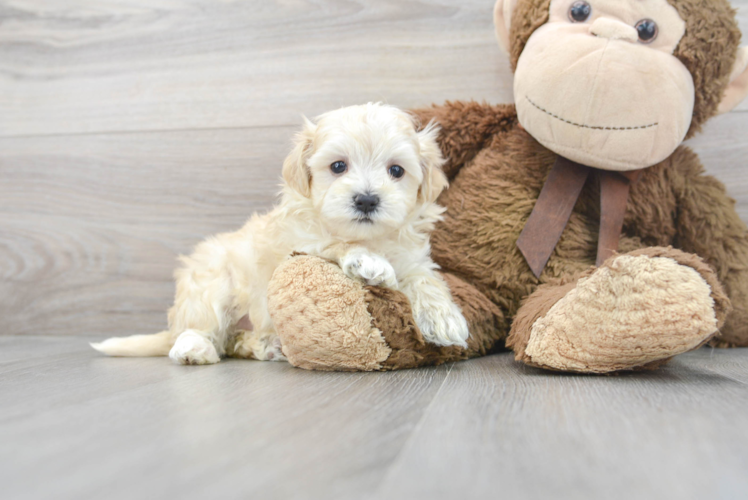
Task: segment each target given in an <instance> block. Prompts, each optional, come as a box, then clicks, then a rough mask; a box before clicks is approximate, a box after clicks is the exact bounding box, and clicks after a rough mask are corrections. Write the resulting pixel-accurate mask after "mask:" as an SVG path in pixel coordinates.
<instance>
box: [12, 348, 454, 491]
mask: <svg viewBox="0 0 748 500" xmlns="http://www.w3.org/2000/svg"><path fill="white" fill-rule="evenodd" d="M8 339H9V338H8V337H6V338H2V339H0V349H1V348H2V346H3V345H4V344H6V343H7V342H8ZM14 342H17V341H14ZM44 343H45V339H42V338H27V340H26V347H27V350H28V351H30V352H31V351H34V350H35V349H36V347H35V346H36V344H44ZM68 344H69V345H77V346H78V350H77V352H70V353H68V354H66V355H59V354H58V355H54V356H52V355H50V356H47V357H41V358H36V359H32V360H28V361H26V362H18V361H16V362H12V363H0V441H2V442H3V446H2V447H0V463H2V464H4V466H3V467H2V468H0V481H2V484H3V496H4V497H5V498H13V499H16V500H21V499H36V500H39V499H47V498H49V499H52V498H54V499H56V500H58V499H76V500H78V499H82V498H111V499H120V498H122V499H131V498H185V499H187V498H206V497H209V498H225V499H233V498H236V499H240V498H254V497H261V498H288V499H293V498H315V497H316V498H341V499H343V498H346V499H348V498H356V497H359V496H360V494H361V492H365V491H373V490H374V489H375V487H376V486H377V485H378V484H379V483H380V482H381V479H382V477H383V476H384V475H385V473H386V470H387V467H388V465H389V464H390V463H392V461H393V460H394V458H395V457H396V456H397V454H398V453H399V452H400V450H401V449H402V447H403V446H404V445H405V444H406V443H407V438H408V436H409V435H410V433H411V432H412V431H413V429H414V427H415V426H416V425H417V423H418V422H419V421H420V419H421V416H422V415H423V413H424V411H425V410H426V409H427V408H428V405H429V402H430V401H431V400H432V399H433V397H434V394H435V393H436V392H437V391H438V390H439V388H440V387H441V382H442V381H443V380H444V378H445V377H446V374H447V372H448V370H449V368H448V367H441V368H433V369H429V370H417V371H409V372H399V373H389V374H377V373H375V374H370V373H368V374H367V373H358V374H322V373H314V372H305V371H303V370H298V369H295V368H292V367H291V366H290V365H288V364H286V363H261V362H250V361H241V360H229V361H227V362H225V363H221V364H220V365H216V366H213V367H209V368H208V369H207V370H206V369H202V368H197V369H194V367H181V366H176V365H173V364H171V362H170V361H169V360H168V359H165V358H151V359H112V358H104V357H100V356H98V355H97V354H95V353H93V352H92V351H91V350H90V349H87V345H86V341H85V339H84V338H70V339H69V341H68ZM185 368H187V369H185ZM189 368H193V369H189ZM39 473H43V475H44V480H42V481H40V480H36V479H35V478H36V476H37V475H38V474H39Z"/></svg>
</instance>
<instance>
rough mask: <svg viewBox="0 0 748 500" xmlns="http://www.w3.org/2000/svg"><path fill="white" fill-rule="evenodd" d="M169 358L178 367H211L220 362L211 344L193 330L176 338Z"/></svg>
mask: <svg viewBox="0 0 748 500" xmlns="http://www.w3.org/2000/svg"><path fill="white" fill-rule="evenodd" d="M169 357H170V358H171V359H172V360H173V361H174V362H175V363H178V364H180V365H212V364H215V363H218V362H219V361H221V358H220V357H219V356H218V352H217V351H216V347H215V346H214V345H213V342H211V341H210V340H208V339H206V338H205V337H203V336H202V335H200V334H199V333H197V332H195V331H193V330H187V331H185V332H184V333H182V334H181V335H180V336H179V337H177V341H176V342H175V343H174V347H172V348H171V351H169Z"/></svg>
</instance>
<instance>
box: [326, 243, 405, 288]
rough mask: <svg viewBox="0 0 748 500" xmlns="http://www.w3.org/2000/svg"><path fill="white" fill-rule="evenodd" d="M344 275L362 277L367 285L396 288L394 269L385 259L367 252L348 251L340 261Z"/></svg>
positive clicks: (355, 277) (354, 277)
mask: <svg viewBox="0 0 748 500" xmlns="http://www.w3.org/2000/svg"><path fill="white" fill-rule="evenodd" d="M340 267H341V268H342V269H343V272H344V273H345V275H346V276H348V277H349V278H353V279H357V278H358V279H362V280H364V282H365V283H366V284H367V285H371V286H383V287H386V288H392V289H397V276H396V275H395V269H393V267H392V264H390V263H389V262H388V261H387V259H385V258H384V257H380V256H379V255H376V254H373V253H368V252H350V253H348V254H347V255H346V256H345V257H343V260H342V261H341V263H340Z"/></svg>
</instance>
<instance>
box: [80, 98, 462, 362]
mask: <svg viewBox="0 0 748 500" xmlns="http://www.w3.org/2000/svg"><path fill="white" fill-rule="evenodd" d="M437 133H438V130H437V128H436V127H435V126H433V125H429V126H428V127H426V128H425V129H424V130H422V131H421V132H416V129H415V126H414V122H413V118H412V117H411V116H410V115H408V114H406V113H404V112H403V111H401V110H398V109H397V108H394V107H392V106H386V105H382V104H371V103H370V104H367V105H364V106H353V107H349V108H343V109H340V110H337V111H332V112H330V113H327V114H324V115H322V116H321V117H319V118H318V120H317V123H316V124H314V123H311V122H309V121H307V122H306V123H305V125H304V129H303V130H302V132H301V133H299V134H298V135H297V137H296V144H295V146H294V148H293V151H292V152H291V154H290V155H289V156H288V158H287V159H286V160H285V162H284V164H283V179H284V181H285V185H284V186H283V190H282V193H281V201H280V204H279V205H278V206H276V207H275V208H274V209H273V210H272V211H271V212H270V213H268V214H266V215H254V216H253V217H252V218H251V219H250V220H249V222H247V224H246V225H245V226H244V227H243V228H242V229H241V230H239V231H237V232H235V233H226V234H219V235H217V236H215V237H211V238H208V239H207V240H206V241H204V242H203V243H201V244H200V245H198V246H197V248H196V249H195V252H194V253H193V254H192V255H191V256H189V257H182V259H181V260H182V263H183V267H182V268H181V269H179V270H177V271H176V273H175V277H176V284H177V291H176V298H175V301H174V306H173V307H172V308H171V310H170V311H169V330H167V331H164V332H161V333H157V334H154V335H135V336H132V337H126V338H110V339H108V340H106V341H104V342H102V343H100V344H92V346H93V347H94V348H95V349H97V350H99V351H101V352H104V353H106V354H109V355H112V356H165V355H166V354H168V355H169V357H171V358H172V359H173V360H174V361H176V362H177V363H181V364H210V363H218V362H219V361H220V359H221V357H222V356H224V355H225V354H226V353H227V352H229V353H231V354H232V355H234V356H239V357H252V358H256V359H260V360H282V359H285V358H284V357H283V354H282V352H281V346H280V342H279V340H278V337H277V336H276V334H275V330H274V328H273V323H272V321H271V319H270V315H269V313H268V309H267V286H268V282H269V281H270V278H271V276H272V275H273V271H274V270H275V269H276V267H277V266H278V265H279V264H280V263H281V262H282V261H283V260H284V259H286V258H288V256H289V255H291V254H292V253H293V252H302V253H306V254H310V255H317V256H321V257H324V258H328V259H331V260H334V261H335V262H338V263H339V264H340V266H341V268H342V269H343V271H344V272H345V273H346V274H347V275H348V276H350V277H351V278H355V279H360V280H362V281H364V282H365V283H367V284H369V285H381V286H386V287H391V288H397V289H399V290H401V291H402V292H403V293H404V294H405V295H406V296H407V297H408V298H409V299H410V303H411V305H412V307H413V315H414V318H415V319H416V321H417V323H418V326H419V327H420V329H421V331H422V332H423V336H424V338H425V339H426V340H427V341H428V342H431V343H434V344H438V345H455V344H456V345H462V346H464V345H466V343H465V341H466V339H467V337H468V328H467V323H466V322H465V319H464V318H463V316H462V314H461V312H460V309H459V308H458V307H457V305H455V304H454V302H453V301H452V298H451V295H450V292H449V289H448V288H447V286H446V284H445V282H444V281H443V280H442V278H441V277H440V276H439V275H438V274H437V273H436V272H435V269H436V268H437V266H436V264H434V262H433V261H432V260H431V258H430V250H431V249H430V245H429V232H430V231H431V230H432V229H433V227H434V223H435V222H436V221H438V220H439V218H440V216H441V214H442V212H443V211H444V209H443V208H441V207H440V206H439V205H437V204H436V203H435V202H436V198H437V197H438V196H439V193H441V191H442V190H443V189H444V188H445V187H446V185H447V180H446V177H445V176H444V173H443V172H442V170H441V167H442V164H443V159H442V156H441V153H440V150H439V147H438V145H437V143H436V135H437ZM246 316H248V318H249V321H246V318H245V317H246ZM250 324H251V326H250Z"/></svg>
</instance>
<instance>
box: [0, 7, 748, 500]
mask: <svg viewBox="0 0 748 500" xmlns="http://www.w3.org/2000/svg"><path fill="white" fill-rule="evenodd" d="M493 3H494V0H274V1H271V0H222V1H217V0H148V1H140V0H96V1H94V0H54V1H48V2H43V1H39V0H0V319H1V320H2V322H0V498H2V499H3V500H5V499H9V500H16V499H19V500H20V499H54V500H58V499H75V500H79V499H88V498H91V499H97V500H98V499H102V498H105V499H118V498H123V499H125V498H127V499H128V500H129V499H136V498H148V499H151V498H179V499H181V500H188V499H191V498H221V499H225V500H228V499H234V498H236V499H240V498H241V499H246V498H283V499H293V498H299V499H304V498H318V499H337V498H340V499H358V498H372V499H373V498H388V499H399V498H402V499H420V498H428V499H440V498H445V499H446V498H449V499H455V498H457V499H460V500H463V499H464V500H472V499H481V498H490V499H496V498H507V499H524V498H527V499H537V498H554V499H564V498H569V499H580V498H591V499H595V500H597V499H618V498H621V499H624V498H625V499H647V498H657V499H658V500H659V499H668V498H674V499H675V498H677V499H689V498H694V499H697V498H698V499H704V498H709V499H733V498H748V351H745V350H743V351H739V350H735V351H711V350H706V349H704V350H701V351H699V352H696V353H692V354H689V355H686V356H682V357H680V358H678V359H677V360H676V361H675V362H673V363H672V364H671V365H670V366H669V367H667V368H666V369H664V370H661V371H658V372H653V373H642V374H635V375H627V376H620V377H580V376H568V375H557V374H551V373H545V372H540V371H536V370H533V369H530V368H527V367H524V366H521V365H519V364H516V363H514V362H513V361H512V358H511V355H508V354H505V355H498V356H493V357H489V358H485V359H480V360H475V361H470V362H465V363H459V364H456V365H453V366H452V365H450V366H443V367H439V368H432V369H423V370H415V371H407V372H401V373H387V374H323V373H309V372H304V371H302V370H297V369H294V368H291V367H290V366H288V365H286V364H272V363H258V362H247V361H244V362H242V361H229V362H226V363H222V364H221V365H219V366H215V367H178V366H174V365H172V364H171V363H170V362H169V361H168V360H165V359H107V358H103V357H101V356H99V355H98V354H97V353H95V352H94V351H93V350H92V349H90V348H89V347H88V346H87V342H88V341H90V340H94V339H102V338H104V337H107V336H111V335H127V334H133V333H148V332H155V331H159V330H161V329H163V327H164V326H165V322H166V315H165V310H166V309H167V308H168V306H169V304H170V301H171V298H172V295H173V291H174V288H173V283H172V279H171V276H172V272H173V269H174V266H175V263H176V256H177V255H178V254H180V253H186V252H189V251H190V249H191V247H192V246H193V245H195V244H196V243H197V242H198V241H200V240H201V239H202V238H204V237H205V236H208V235H210V234H213V233H216V232H219V231H228V230H233V229H236V228H238V227H239V226H240V225H241V224H242V223H243V222H244V221H245V219H246V218H247V217H248V216H249V215H250V214H251V213H252V212H253V211H255V210H264V209H266V208H268V207H269V206H270V205H271V204H272V202H273V200H274V196H275V195H274V193H275V191H276V187H277V184H278V179H279V175H280V166H281V163H282V160H283V158H284V156H285V155H286V153H287V151H288V149H289V145H290V139H291V137H292V135H293V133H294V132H295V131H296V130H297V129H298V127H299V125H300V123H301V118H300V115H301V114H306V115H308V116H314V115H316V114H318V113H320V112H323V111H326V110H329V109H332V108H336V107H339V106H344V105H350V104H358V103H363V102H367V101H379V100H383V101H387V102H390V103H392V104H395V105H398V106H401V107H404V108H409V107H415V106H426V105H428V104H430V103H432V102H443V101H444V100H446V99H451V100H455V99H474V100H478V101H483V100H485V101H488V102H491V103H500V102H511V101H512V75H511V73H510V71H509V65H508V61H507V59H506V57H505V56H504V55H502V54H501V52H500V51H499V49H498V46H497V43H496V41H495V38H494V33H493V27H492V9H493ZM733 4H734V5H735V6H736V7H738V8H739V9H740V10H739V19H740V22H741V26H742V28H743V30H744V32H746V33H748V0H735V1H733ZM689 144H690V145H691V146H692V147H693V148H694V149H695V150H696V151H697V152H698V153H699V155H700V156H701V158H702V160H703V162H704V164H705V166H706V169H707V171H708V172H710V173H712V174H714V175H717V176H718V177H719V178H720V179H721V180H722V181H723V182H725V184H726V185H727V186H728V190H729V192H730V194H731V195H732V196H733V197H735V198H736V200H737V209H738V211H739V213H740V214H741V216H742V217H743V219H744V220H748V175H746V162H747V161H748V103H743V104H741V105H740V106H739V108H738V109H737V110H736V111H734V112H732V113H730V114H728V115H726V116H722V117H718V118H716V119H714V120H712V121H711V122H710V123H709V124H707V126H706V127H705V128H704V131H703V133H702V134H700V135H699V136H698V137H697V138H695V139H694V140H692V141H690V143H689Z"/></svg>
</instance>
